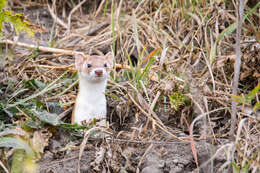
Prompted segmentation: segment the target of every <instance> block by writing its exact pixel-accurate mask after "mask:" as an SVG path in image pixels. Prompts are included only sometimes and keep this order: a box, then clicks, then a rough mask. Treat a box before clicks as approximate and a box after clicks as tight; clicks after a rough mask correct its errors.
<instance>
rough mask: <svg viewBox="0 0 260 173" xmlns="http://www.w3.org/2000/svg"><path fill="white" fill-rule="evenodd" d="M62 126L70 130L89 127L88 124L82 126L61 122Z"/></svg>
mask: <svg viewBox="0 0 260 173" xmlns="http://www.w3.org/2000/svg"><path fill="white" fill-rule="evenodd" d="M60 127H61V128H64V129H68V130H83V129H89V128H88V127H87V126H81V125H78V124H76V123H75V124H69V123H61V125H60Z"/></svg>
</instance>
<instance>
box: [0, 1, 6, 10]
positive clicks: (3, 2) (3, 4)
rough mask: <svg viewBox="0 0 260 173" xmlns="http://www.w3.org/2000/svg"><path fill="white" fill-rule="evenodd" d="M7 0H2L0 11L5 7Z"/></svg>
mask: <svg viewBox="0 0 260 173" xmlns="http://www.w3.org/2000/svg"><path fill="white" fill-rule="evenodd" d="M5 1H6V0H0V11H1V10H2V9H3V8H4V7H5V3H6V2H5Z"/></svg>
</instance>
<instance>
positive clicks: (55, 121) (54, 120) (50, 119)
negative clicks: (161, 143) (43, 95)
mask: <svg viewBox="0 0 260 173" xmlns="http://www.w3.org/2000/svg"><path fill="white" fill-rule="evenodd" d="M31 113H32V114H33V115H34V116H36V117H37V118H38V119H39V120H40V121H42V122H44V123H47V124H51V125H53V126H57V125H60V120H59V117H58V115H57V114H55V113H49V112H47V111H46V110H44V111H39V110H36V109H35V108H33V109H31Z"/></svg>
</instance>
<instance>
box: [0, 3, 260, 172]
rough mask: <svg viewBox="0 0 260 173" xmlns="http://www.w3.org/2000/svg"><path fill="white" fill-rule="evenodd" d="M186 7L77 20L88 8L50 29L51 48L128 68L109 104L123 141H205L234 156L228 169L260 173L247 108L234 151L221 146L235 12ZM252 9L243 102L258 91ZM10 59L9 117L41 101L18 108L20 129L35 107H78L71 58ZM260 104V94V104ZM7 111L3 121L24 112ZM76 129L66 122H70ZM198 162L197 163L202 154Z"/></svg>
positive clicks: (151, 7)
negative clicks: (102, 57) (105, 57)
mask: <svg viewBox="0 0 260 173" xmlns="http://www.w3.org/2000/svg"><path fill="white" fill-rule="evenodd" d="M102 2H103V1H102ZM174 2H175V3H174ZM180 2H183V1H170V0H165V1H156V2H155V1H150V0H146V1H141V2H137V1H122V0H121V1H119V2H118V1H117V2H114V9H111V8H110V7H111V3H108V8H107V11H106V13H105V14H104V13H103V11H102V10H101V11H100V10H97V11H96V10H93V9H91V8H90V9H88V8H87V9H88V12H87V13H85V12H82V13H81V11H82V9H77V10H76V8H82V7H80V6H78V7H75V11H74V12H73V13H72V12H70V13H69V14H71V15H69V14H67V15H69V16H70V17H71V18H69V19H68V21H66V20H63V22H65V23H67V24H66V25H64V24H61V23H60V22H59V21H58V20H56V22H57V23H56V24H53V26H54V27H53V29H51V28H49V31H50V33H51V34H52V37H51V38H53V40H49V43H48V44H49V45H53V46H54V47H55V48H59V49H64V50H73V51H82V52H85V53H86V54H102V53H106V52H108V51H111V50H112V49H113V48H115V50H114V51H115V63H116V66H117V67H120V68H118V69H114V70H113V72H112V74H111V79H110V82H109V86H108V90H107V95H108V100H109V104H110V109H111V110H110V112H111V114H110V117H112V116H114V117H112V118H111V120H113V121H114V122H117V123H115V124H120V125H122V126H123V127H125V124H127V127H126V128H122V127H120V125H117V127H118V129H120V130H121V131H120V132H117V133H118V138H121V139H122V138H124V139H127V140H140V141H150V140H155V139H156V138H157V139H158V136H161V139H164V137H165V135H166V134H168V135H170V136H171V137H172V139H175V140H176V139H178V140H181V141H190V139H191V138H194V140H195V141H196V140H200V139H207V140H209V141H213V142H214V143H216V144H220V145H223V147H221V148H220V150H221V149H224V148H225V147H226V148H228V152H227V162H226V164H224V165H223V167H222V168H221V169H224V168H225V167H227V166H228V165H229V164H230V163H233V167H237V169H241V170H243V169H244V171H245V170H250V171H252V172H257V171H259V170H260V165H259V163H260V161H259V159H260V153H259V148H260V146H259V140H260V138H259V136H260V127H259V113H258V114H257V113H255V114H250V115H249V114H247V113H245V112H244V107H243V106H242V105H239V106H238V122H239V124H237V128H236V130H235V131H236V141H235V142H234V143H233V142H227V143H221V142H220V140H219V139H221V138H226V137H227V133H228V131H229V127H230V116H231V114H230V108H231V98H230V96H229V94H230V93H231V88H232V78H233V63H234V57H235V56H234V55H235V49H234V45H235V33H234V32H232V31H234V30H235V27H236V23H235V22H236V15H235V8H236V7H235V5H234V4H233V3H232V2H231V1H206V2H204V4H197V1H196V3H195V2H194V3H193V4H192V3H191V2H190V1H185V3H184V4H182V3H180ZM68 4H69V3H68ZM96 5H98V4H96ZM100 5H102V6H103V7H99V8H97V9H102V8H104V7H105V5H106V3H104V2H103V3H101V4H100ZM248 5H249V4H248ZM248 5H246V7H245V14H246V15H247V18H246V20H245V22H244V24H243V27H244V28H243V29H244V30H243V32H242V36H241V41H242V47H241V48H242V54H243V57H244V59H243V60H242V61H243V64H242V68H241V77H240V85H239V94H246V93H248V92H249V91H251V90H252V89H253V88H254V87H255V86H256V85H257V83H259V82H260V78H259V76H260V75H259V74H260V71H259V65H260V56H259V53H258V52H259V51H260V50H259V49H260V48H259V42H257V40H256V34H257V31H256V32H254V28H256V26H258V25H259V21H260V16H259V13H258V12H257V10H259V7H257V8H256V9H255V10H251V9H253V6H255V5H258V6H259V3H258V4H253V6H252V4H250V7H251V8H249V6H248ZM65 6H66V3H64V4H61V2H57V3H56V4H52V6H51V8H52V10H53V9H55V10H54V11H52V13H53V16H59V17H60V20H61V18H62V17H61V16H62V12H63V13H64V8H65ZM92 6H95V5H94V3H93V4H92ZM85 8H86V7H85ZM49 9H50V8H49ZM72 9H73V8H71V11H73V10H72ZM112 10H113V12H114V13H113V16H111V14H112ZM250 10H251V11H250ZM55 11H56V12H55ZM65 12H66V10H65ZM54 18H55V17H54ZM111 19H114V22H113V25H112V22H111ZM250 29H251V30H250ZM252 30H253V31H252ZM258 33H259V31H258ZM113 41H114V42H113ZM113 45H114V46H113ZM3 51H4V52H5V56H4V62H5V66H4V69H3V73H2V74H1V76H0V79H1V87H0V89H1V92H2V93H4V96H5V97H4V98H3V97H2V98H1V99H2V101H3V102H2V107H5V106H6V105H9V106H10V105H11V104H14V103H17V102H18V100H19V99H26V98H28V97H30V96H35V97H32V98H30V99H27V100H25V101H24V102H23V104H22V106H19V105H18V104H16V105H15V107H18V106H19V108H20V109H21V110H23V111H20V112H17V113H16V116H15V118H13V120H12V121H13V122H17V121H21V118H23V119H25V120H24V121H26V120H29V119H30V116H31V114H30V113H27V112H26V110H27V109H28V108H30V106H32V105H35V104H36V103H37V102H40V103H41V104H42V108H43V109H48V106H47V103H48V102H52V101H56V102H59V103H60V104H61V105H62V106H63V107H64V108H65V109H68V108H69V107H71V106H73V105H72V104H73V102H74V101H75V96H76V91H77V87H76V85H77V77H76V75H75V72H74V71H73V68H71V67H72V66H71V65H72V64H73V63H74V58H73V57H72V56H68V55H62V54H57V53H52V54H49V53H47V52H41V53H40V52H38V51H37V50H33V51H26V50H22V51H21V50H19V49H16V51H15V53H12V52H10V51H9V49H7V47H6V49H5V50H3ZM252 62H253V63H252ZM67 70H68V72H66V71H67ZM64 72H66V74H64ZM62 74H64V75H63V76H62V77H61V75H62ZM57 78H58V79H59V80H57V81H55V80H56V79H57ZM29 80H35V81H39V82H41V83H40V84H38V83H37V82H35V81H31V82H32V83H33V84H32V83H30V81H29ZM25 81H27V82H25ZM28 81H29V83H28ZM53 81H55V83H52V82H53ZM41 84H42V85H43V88H45V90H44V92H42V91H43V89H42V88H41V87H40V85H41ZM26 85H27V86H26ZM28 86H29V87H28ZM46 88H47V89H46ZM41 92H42V93H41ZM37 93H38V94H37ZM39 93H40V94H39ZM36 96H37V97H36ZM258 97H259V93H258V94H257V95H256V101H259V100H258ZM36 98H37V99H36ZM26 103H27V104H26ZM11 106H12V105H11ZM18 110H19V109H18ZM1 111H2V112H1V113H2V114H4V113H5V114H6V113H7V112H9V113H10V114H13V113H14V112H16V110H14V109H10V110H8V111H4V110H1ZM27 111H28V110H27ZM29 112H30V111H29ZM116 116H117V117H116ZM196 117H197V118H196ZM68 119H69V117H67V118H65V119H64V121H66V122H69V120H68ZM117 119H120V121H118V120H117ZM198 119H202V121H201V122H202V123H199V122H200V120H198ZM197 120H198V121H197ZM5 121H6V120H5ZM24 121H22V122H20V123H24ZM192 122H193V123H192ZM196 124H201V126H199V125H197V126H196ZM150 129H152V130H150ZM189 130H190V132H191V133H190V136H186V137H180V135H179V134H180V132H183V131H185V132H186V131H189ZM171 137H170V138H171ZM172 139H170V140H172ZM168 140H169V139H168ZM191 141H193V140H191ZM191 143H192V144H194V141H193V142H191ZM193 154H194V157H195V155H196V151H194V150H193ZM212 158H213V159H214V156H213V157H212ZM235 165H236V166H235ZM198 166H200V165H198Z"/></svg>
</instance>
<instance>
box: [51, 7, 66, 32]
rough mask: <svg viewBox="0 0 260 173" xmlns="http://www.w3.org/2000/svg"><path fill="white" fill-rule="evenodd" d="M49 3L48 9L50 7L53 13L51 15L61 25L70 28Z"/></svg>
mask: <svg viewBox="0 0 260 173" xmlns="http://www.w3.org/2000/svg"><path fill="white" fill-rule="evenodd" d="M47 5H48V9H49V12H50V14H51V17H52V18H53V19H54V20H55V21H56V22H57V23H58V24H60V25H61V26H63V27H64V28H66V29H68V25H67V24H66V23H64V22H63V21H62V20H61V19H60V18H58V16H57V15H55V14H54V12H53V9H52V8H51V7H50V5H49V4H47Z"/></svg>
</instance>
